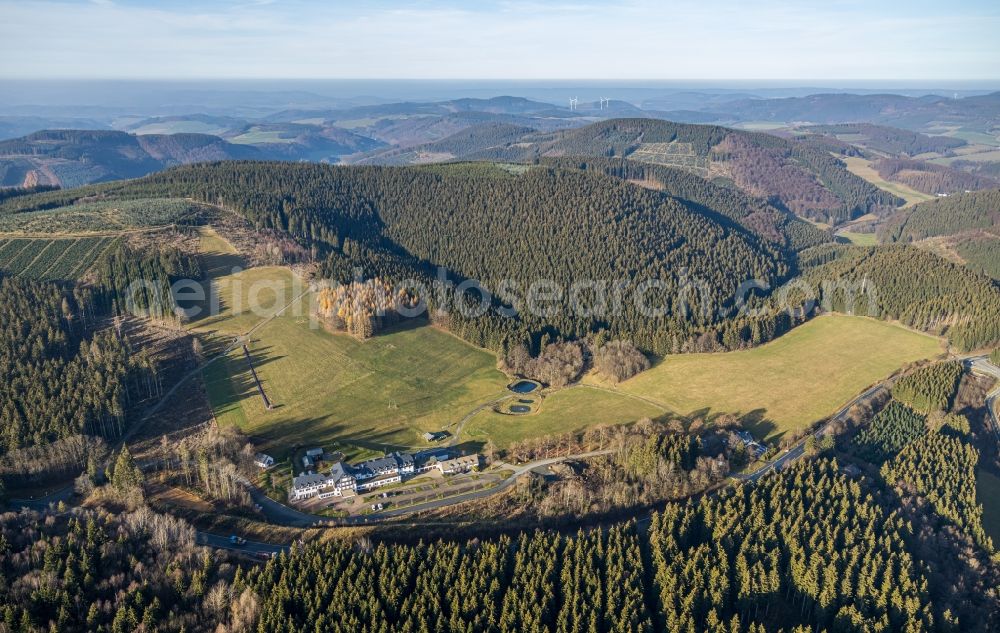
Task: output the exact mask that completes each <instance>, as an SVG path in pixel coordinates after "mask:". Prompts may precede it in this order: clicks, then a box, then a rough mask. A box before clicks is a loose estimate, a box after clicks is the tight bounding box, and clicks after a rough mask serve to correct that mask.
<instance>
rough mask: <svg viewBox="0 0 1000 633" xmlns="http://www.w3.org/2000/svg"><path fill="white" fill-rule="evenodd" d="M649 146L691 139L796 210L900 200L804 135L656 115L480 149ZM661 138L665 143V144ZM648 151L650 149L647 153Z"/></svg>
mask: <svg viewBox="0 0 1000 633" xmlns="http://www.w3.org/2000/svg"><path fill="white" fill-rule="evenodd" d="M645 144H654V145H653V146H651V147H649V146H646V150H648V151H646V152H644V156H655V155H656V154H657V153H658V152H660V151H662V150H668V149H669V150H671V152H673V150H675V149H680V148H677V147H676V145H677V144H685V145H687V144H689V145H690V150H691V151H692V152H693V157H698V158H700V159H701V160H700V164H703V165H706V167H701V168H699V169H700V170H704V169H707V170H708V171H709V172H710V173H711V174H712V175H718V176H724V177H726V178H729V179H731V180H732V181H733V182H735V183H736V184H737V186H739V188H740V189H742V190H744V191H745V192H747V193H750V194H751V195H754V196H756V197H761V198H767V199H769V200H771V201H772V202H774V203H777V204H781V205H784V206H785V207H786V208H787V209H789V210H791V211H794V212H795V213H799V214H801V215H804V216H807V217H810V218H815V219H820V220H825V221H830V222H831V223H836V222H840V221H843V220H847V219H850V218H852V217H856V216H858V215H862V214H864V213H868V212H872V211H881V210H885V209H890V208H892V207H894V206H896V205H897V204H900V203H901V202H900V201H899V200H898V199H896V198H895V196H893V195H891V194H889V193H887V192H885V191H882V190H880V189H878V188H876V187H875V186H874V185H872V184H870V183H868V182H866V181H864V180H862V179H861V178H859V177H858V176H855V175H854V174H852V173H850V172H849V171H847V169H846V168H845V167H844V165H843V164H842V163H840V161H838V160H837V159H835V158H833V157H832V156H830V155H829V154H828V153H827V152H825V151H824V150H822V149H821V148H817V147H815V146H814V145H812V144H811V143H808V142H796V141H792V140H787V139H783V138H779V137H776V136H771V135H768V134H759V133H751V132H744V131H739V130H732V129H728V128H724V127H719V126H712V125H691V124H683V123H672V122H670V121H661V120H654V119H611V120H608V121H602V122H599V123H594V124H592V125H588V126H586V127H582V128H578V129H573V130H568V131H564V132H558V133H553V134H550V135H548V136H540V137H538V138H535V139H531V138H525V139H523V141H522V142H520V143H518V144H516V145H513V144H512V145H511V146H509V147H507V148H503V149H498V150H497V151H496V152H494V153H492V154H490V155H488V156H484V158H494V159H498V160H521V161H529V160H536V159H538V158H540V157H545V156H549V157H560V156H581V157H632V158H635V159H639V157H640V155H639V154H637V153H636V151H637V150H639V149H640V148H643V147H644V145H645ZM664 144H666V147H664V146H663V145H664ZM650 152H651V153H652V154H650ZM641 160H645V161H647V162H648V161H650V160H653V161H654V162H660V161H661V160H662V161H663V162H662V163H661V164H678V165H687V164H688V163H690V159H688V158H685V159H683V160H681V159H679V158H678V155H677V154H675V153H671V154H665V155H663V157H662V158H649V157H643V158H642V159H641Z"/></svg>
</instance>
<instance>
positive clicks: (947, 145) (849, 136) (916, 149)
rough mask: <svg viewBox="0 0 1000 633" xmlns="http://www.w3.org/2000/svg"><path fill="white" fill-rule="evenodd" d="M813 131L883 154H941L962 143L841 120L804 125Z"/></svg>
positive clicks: (941, 137) (939, 137)
mask: <svg viewBox="0 0 1000 633" xmlns="http://www.w3.org/2000/svg"><path fill="white" fill-rule="evenodd" d="M805 129H806V130H808V131H810V132H815V133H817V134H827V135H830V136H832V137H833V138H839V139H841V140H845V141H847V142H850V143H853V144H855V145H859V146H861V147H864V148H866V149H872V150H875V151H878V152H884V153H886V154H894V155H898V154H906V155H907V156H916V155H917V154H923V153H926V152H937V153H941V154H943V153H945V152H947V151H949V150H952V149H955V148H956V147H962V146H963V145H966V142H965V141H964V140H962V139H959V138H954V137H951V136H928V135H927V134H921V133H919V132H913V131H911V130H904V129H901V128H896V127H889V126H886V125H872V124H871V123H841V124H838V125H814V126H809V127H807V128H805Z"/></svg>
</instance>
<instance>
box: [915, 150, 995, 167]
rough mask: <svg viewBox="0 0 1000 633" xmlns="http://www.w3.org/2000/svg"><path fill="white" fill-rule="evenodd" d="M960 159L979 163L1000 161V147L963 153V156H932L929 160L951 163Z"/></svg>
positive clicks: (945, 163) (939, 163)
mask: <svg viewBox="0 0 1000 633" xmlns="http://www.w3.org/2000/svg"><path fill="white" fill-rule="evenodd" d="M958 160H969V161H973V162H979V163H1000V149H993V150H990V151H987V152H976V153H973V154H963V155H961V156H945V157H943V158H932V159H931V160H930V161H929V162H931V163H937V164H938V165H950V164H952V163H954V162H955V161H958Z"/></svg>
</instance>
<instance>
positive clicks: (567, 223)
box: [12, 162, 791, 351]
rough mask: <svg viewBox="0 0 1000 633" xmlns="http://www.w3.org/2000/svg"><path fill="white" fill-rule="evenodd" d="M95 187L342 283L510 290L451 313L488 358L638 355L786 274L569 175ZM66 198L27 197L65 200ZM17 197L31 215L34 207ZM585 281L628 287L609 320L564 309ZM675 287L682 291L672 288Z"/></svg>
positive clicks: (679, 214)
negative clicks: (439, 277)
mask: <svg viewBox="0 0 1000 633" xmlns="http://www.w3.org/2000/svg"><path fill="white" fill-rule="evenodd" d="M101 191H102V192H103V193H104V195H106V196H115V197H122V198H127V197H149V196H159V195H166V196H176V197H192V198H195V199H198V200H202V201H206V202H210V203H218V204H222V205H223V206H226V207H229V208H232V209H235V210H237V211H239V212H240V213H242V214H244V215H245V216H246V217H247V218H248V219H249V220H251V221H252V222H253V223H254V224H255V225H256V226H257V227H259V228H274V229H280V230H285V231H287V232H289V233H291V234H292V235H293V236H295V237H298V238H300V239H302V240H304V241H307V242H312V243H315V244H318V245H320V246H322V248H323V250H325V252H326V253H328V259H327V262H326V264H325V267H324V271H325V272H326V273H328V274H330V275H331V276H333V277H334V278H337V279H343V280H347V279H350V278H351V276H352V275H353V270H354V268H355V266H360V267H361V268H362V269H363V271H364V275H365V276H371V277H373V276H379V277H383V278H385V279H389V280H396V281H399V280H402V279H407V278H409V277H414V276H416V278H418V279H423V280H425V281H428V282H429V281H430V280H431V278H432V277H433V275H434V274H435V271H434V267H435V266H438V265H440V266H445V267H447V268H448V269H449V270H450V271H451V273H452V275H453V278H454V279H455V280H456V281H460V280H462V279H466V278H473V279H477V280H480V281H481V282H482V283H483V284H484V285H485V287H487V288H488V289H490V290H491V291H496V290H498V289H500V286H499V283H498V282H500V281H501V280H510V282H511V284H510V285H509V287H508V292H507V293H506V295H505V301H508V302H514V303H515V304H516V305H515V307H516V308H517V312H518V316H517V318H514V319H511V318H506V317H501V316H499V315H498V314H497V313H496V312H490V313H489V314H488V315H487V316H486V317H485V318H465V317H464V316H463V315H462V314H461V312H460V311H456V310H453V311H452V315H451V319H452V322H451V327H452V329H453V331H455V332H456V333H459V334H460V335H462V336H464V337H466V338H467V339H469V340H470V341H473V342H475V343H477V344H480V345H485V346H487V347H491V348H493V349H498V350H503V349H509V348H510V347H512V346H513V345H516V344H517V343H520V342H530V343H532V344H533V345H534V344H535V343H537V342H538V340H539V338H540V337H541V335H542V333H543V332H547V333H548V334H549V335H550V336H556V335H563V336H571V337H575V336H582V335H584V334H587V333H588V332H591V331H596V330H597V329H600V328H604V329H606V330H608V331H609V332H611V333H612V334H613V335H614V336H619V335H621V336H622V337H627V338H630V339H632V340H633V341H634V342H635V343H636V344H638V345H640V346H641V347H643V348H644V349H647V350H658V351H667V350H669V349H672V346H673V341H675V340H676V339H677V338H678V337H679V338H682V339H684V338H687V337H690V336H694V335H695V334H696V332H697V329H698V328H699V327H703V326H705V325H708V324H711V323H713V322H715V320H716V319H718V318H719V317H718V310H719V308H721V307H724V306H726V305H729V304H730V303H731V301H732V296H733V293H734V292H735V291H736V289H737V287H738V286H739V284H741V283H742V282H744V281H745V280H747V279H761V280H765V281H766V282H767V283H770V284H773V283H776V282H778V281H780V280H782V279H784V278H785V277H786V276H787V275H788V274H789V273H790V272H791V261H790V260H789V255H788V253H787V252H786V249H785V248H783V247H782V246H781V245H779V244H775V243H773V242H771V241H769V240H766V239H764V238H762V237H760V236H758V235H756V234H755V233H752V232H750V231H748V230H747V229H746V228H744V227H742V226H740V225H738V224H734V223H732V222H730V221H728V220H727V219H726V218H724V217H720V214H719V213H717V212H714V211H709V210H706V209H705V208H704V207H703V206H701V205H699V204H694V203H689V202H685V201H681V200H679V199H676V198H672V197H670V196H667V195H664V194H661V193H658V192H655V191H650V190H648V189H645V188H642V187H638V186H635V185H632V184H629V183H626V182H623V181H622V180H621V179H619V178H612V177H608V176H604V175H601V174H596V173H581V172H579V171H578V170H572V171H567V170H561V169H554V168H547V167H535V168H524V167H518V168H517V169H512V170H508V169H505V168H503V167H501V166H493V165H489V164H478V163H473V164H466V165H450V166H433V167H425V168H389V167H351V168H343V167H341V168H338V167H329V166H321V165H301V164H300V165H294V164H285V163H255V162H247V163H224V164H216V165H200V166H190V167H185V168H178V169H175V170H171V171H168V172H163V173H161V174H157V175H153V176H150V177H148V178H145V179H142V180H139V181H135V182H132V183H125V184H121V185H108V186H106V187H104V188H102V190H101ZM157 192H158V193H157ZM265 192H266V193H265ZM69 195H70V194H68V193H62V195H59V196H56V195H55V194H53V193H50V194H42V195H40V196H38V197H37V198H36V199H37V200H38V201H43V200H45V201H50V200H52V199H58V200H59V201H60V202H61V203H63V204H65V203H66V201H67V197H68V196H69ZM45 196H48V197H45ZM12 202H17V203H18V208H21V209H25V208H30V207H28V205H29V204H30V201H27V200H15V201H12ZM49 203H51V202H46V203H45V204H49ZM737 206H738V205H737ZM539 279H542V280H550V281H551V282H554V283H556V284H559V285H560V286H561V288H562V292H563V294H562V296H561V297H560V298H557V299H556V301H555V302H554V305H550V306H548V307H549V308H555V309H553V310H552V312H554V314H549V315H540V314H538V310H535V311H534V312H535V313H534V314H532V310H528V309H526V305H525V300H526V296H527V292H528V290H529V288H530V284H532V283H533V282H535V281H537V280H539ZM651 279H658V280H662V282H663V283H662V284H661V287H659V288H656V289H654V290H652V291H650V292H649V293H648V304H649V305H651V306H654V307H657V308H662V309H663V310H662V311H663V314H660V315H654V316H652V317H647V316H643V315H642V314H640V313H639V311H638V309H637V307H636V303H635V301H634V300H633V299H634V296H633V294H628V293H633V292H635V291H636V288H637V286H638V284H641V283H642V282H644V281H647V280H651ZM590 280H593V281H596V282H599V283H607V284H611V283H613V282H615V280H624V281H625V283H626V287H625V292H626V293H627V294H626V295H625V298H624V300H623V301H622V302H621V306H620V308H618V309H617V310H616V311H615V310H613V309H611V308H609V309H608V310H607V312H608V314H607V315H606V316H604V315H586V314H581V311H580V310H572V309H570V308H571V306H570V301H571V299H572V297H571V296H569V294H570V293H569V290H570V286H571V285H572V284H574V283H576V282H586V281H590ZM685 284H690V285H692V287H691V288H690V289H689V290H686V291H684V292H679V289H680V288H682V287H685ZM425 298H426V299H428V300H429V301H430V302H432V303H433V302H434V301H435V297H433V296H427V297H425ZM474 299H475V301H478V296H474ZM583 300H585V301H589V300H590V299H587V298H586V297H585V298H584V299H583ZM685 301H686V302H688V303H689V304H690V305H689V306H688V311H687V312H686V313H685V311H684V307H683V305H682V304H683V303H684V302H685ZM546 311H548V310H546Z"/></svg>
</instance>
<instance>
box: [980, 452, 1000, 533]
mask: <svg viewBox="0 0 1000 633" xmlns="http://www.w3.org/2000/svg"><path fill="white" fill-rule="evenodd" d="M976 497H977V499H976V501H978V502H979V503H981V504H982V505H983V529H985V530H986V533H987V534H988V535H989V536H990V538H992V539H993V543H994V545H998V546H1000V477H997V476H996V475H994V474H993V473H991V472H989V471H987V470H983V469H982V468H980V469H979V470H978V471H976Z"/></svg>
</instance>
